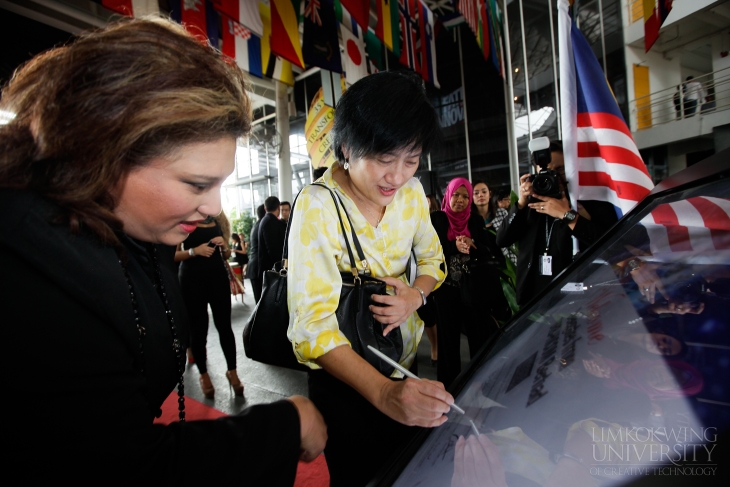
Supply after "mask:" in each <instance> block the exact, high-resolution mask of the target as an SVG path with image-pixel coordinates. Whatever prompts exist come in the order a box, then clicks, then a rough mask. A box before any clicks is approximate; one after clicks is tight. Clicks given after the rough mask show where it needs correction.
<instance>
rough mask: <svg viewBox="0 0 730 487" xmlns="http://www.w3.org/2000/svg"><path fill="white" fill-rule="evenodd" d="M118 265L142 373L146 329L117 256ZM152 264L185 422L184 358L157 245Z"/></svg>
mask: <svg viewBox="0 0 730 487" xmlns="http://www.w3.org/2000/svg"><path fill="white" fill-rule="evenodd" d="M118 261H119V265H120V266H122V270H123V271H124V277H125V278H126V279H127V286H128V287H129V297H130V299H131V300H132V310H133V311H134V324H135V326H136V327H137V332H138V333H139V354H140V357H141V363H142V365H141V370H140V372H142V373H143V374H144V372H145V370H144V364H145V360H144V358H145V356H144V337H145V336H146V335H147V330H146V329H145V327H144V324H143V323H142V322H141V321H140V319H139V308H138V306H137V298H136V295H135V293H134V286H133V285H132V279H131V278H130V277H129V271H127V266H125V265H124V263H123V262H122V259H121V258H119V259H118ZM152 265H153V267H154V271H155V275H156V277H157V284H158V286H157V287H158V291H159V294H160V298H161V299H162V302H163V303H164V305H165V316H167V322H168V323H169V324H170V332H171V333H172V349H173V351H174V352H175V359H176V360H177V369H178V373H179V374H180V379H179V382H178V386H177V410H178V417H179V418H180V422H181V423H184V422H185V381H184V373H185V360H184V355H183V349H182V344H181V343H180V340H179V339H178V337H177V327H176V326H175V318H174V317H173V316H172V309H170V302H169V301H168V300H167V291H166V290H165V283H164V281H163V280H162V270H161V269H160V263H159V261H158V259H157V247H152Z"/></svg>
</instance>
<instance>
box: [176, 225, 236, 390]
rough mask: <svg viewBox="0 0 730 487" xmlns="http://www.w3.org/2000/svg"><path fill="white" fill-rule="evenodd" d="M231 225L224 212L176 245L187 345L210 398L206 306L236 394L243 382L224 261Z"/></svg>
mask: <svg viewBox="0 0 730 487" xmlns="http://www.w3.org/2000/svg"><path fill="white" fill-rule="evenodd" d="M230 231H231V226H230V224H229V223H228V219H227V218H226V216H225V213H223V212H221V213H220V214H219V215H218V216H217V217H215V218H213V217H211V216H209V217H208V218H206V219H205V220H203V221H201V222H198V223H197V225H196V228H195V230H194V231H193V232H192V233H191V234H190V236H189V237H188V238H187V239H186V240H185V242H184V243H181V244H180V245H178V248H177V251H176V252H175V261H177V262H181V264H180V287H181V288H182V293H183V299H184V300H185V306H186V308H187V310H188V315H189V316H190V348H191V350H192V352H193V357H194V358H195V365H197V366H198V370H199V371H200V388H201V389H202V390H203V395H204V396H205V397H206V398H208V399H212V398H213V396H214V394H215V387H214V386H213V382H212V381H211V380H210V375H209V374H208V368H207V363H206V361H207V356H206V355H207V351H206V343H207V341H208V306H209V305H210V310H211V311H212V313H213V323H214V324H215V328H216V330H218V337H219V340H220V344H221V349H223V355H224V356H225V357H226V366H227V367H228V369H227V371H226V378H227V379H228V383H229V384H230V386H231V387H232V388H233V390H234V391H235V393H236V395H237V396H243V384H241V380H240V379H239V378H238V373H237V372H236V339H235V337H234V336H233V328H232V327H231V288H230V285H229V282H228V272H227V270H226V268H225V265H224V263H223V261H224V260H228V258H229V257H230V255H231V250H230V249H229V248H228V242H229V241H230Z"/></svg>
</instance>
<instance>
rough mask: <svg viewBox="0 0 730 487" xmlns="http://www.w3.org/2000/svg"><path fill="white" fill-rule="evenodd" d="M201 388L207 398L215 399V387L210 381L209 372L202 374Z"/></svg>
mask: <svg viewBox="0 0 730 487" xmlns="http://www.w3.org/2000/svg"><path fill="white" fill-rule="evenodd" d="M200 388H201V389H202V390H203V395H204V396H205V398H206V399H213V396H214V395H215V387H213V383H212V382H211V381H210V376H209V375H208V373H207V372H206V373H205V374H200Z"/></svg>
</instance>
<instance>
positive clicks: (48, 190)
mask: <svg viewBox="0 0 730 487" xmlns="http://www.w3.org/2000/svg"><path fill="white" fill-rule="evenodd" d="M245 86H246V82H245V75H244V74H243V72H242V71H241V70H240V69H239V68H238V67H236V65H235V63H229V62H228V61H226V60H224V59H223V58H222V56H221V54H220V53H219V52H217V51H216V50H214V49H212V48H210V47H209V46H208V45H204V44H202V43H200V42H199V41H198V40H197V39H195V38H194V37H192V36H191V35H189V34H187V33H186V31H185V30H184V29H183V28H182V27H180V26H178V25H176V24H174V23H172V22H170V21H166V20H163V19H156V20H125V21H121V22H120V23H118V24H115V25H111V26H109V27H107V28H106V29H104V30H101V31H97V32H94V33H90V34H85V35H82V36H81V37H80V38H79V39H77V40H76V41H75V42H74V43H72V44H70V45H67V46H64V47H60V48H57V49H54V50H52V51H49V52H46V53H44V54H41V55H40V56H38V57H37V58H35V59H33V60H32V61H30V62H29V63H28V64H27V65H25V67H23V68H21V69H20V70H19V71H18V72H16V73H15V75H14V77H13V80H12V81H11V82H10V83H9V85H8V86H7V87H6V88H5V89H4V90H3V95H2V101H1V102H0V109H2V110H5V111H8V112H11V113H14V114H15V117H14V118H13V120H11V121H10V122H9V123H8V124H6V125H0V212H2V214H3V216H4V217H5V220H4V223H3V225H2V226H0V267H1V268H2V269H3V272H2V274H1V275H0V293H1V294H2V297H3V302H4V303H12V306H5V314H4V315H3V324H5V325H7V326H5V329H6V335H5V339H6V340H7V341H6V343H8V344H10V345H11V346H9V347H7V352H8V354H9V356H6V358H7V359H8V360H9V363H11V364H13V366H12V368H11V370H9V373H8V374H7V375H6V380H5V382H4V386H5V392H6V395H7V394H8V393H9V394H12V396H13V397H17V398H21V400H22V403H21V408H22V409H21V410H19V414H17V415H16V416H15V417H13V418H11V420H9V421H6V424H5V426H4V429H3V438H4V440H5V441H6V442H7V443H8V444H9V445H11V448H10V450H9V451H8V452H7V453H6V454H5V457H6V462H7V463H8V464H9V465H13V469H14V470H15V471H16V472H18V473H20V474H21V475H22V476H23V478H24V480H25V481H26V482H29V483H33V482H34V481H35V483H38V482H39V481H41V482H44V483H48V482H49V481H53V482H57V481H59V480H73V481H74V482H78V483H91V482H94V483H99V482H105V483H131V482H134V483H144V484H151V483H152V482H158V483H164V484H172V483H175V484H179V483H181V482H185V483H191V484H192V483H201V482H205V481H213V482H214V483H222V482H229V483H233V482H238V481H240V478H241V475H242V474H244V475H245V476H246V480H247V481H248V482H249V483H250V484H251V485H277V486H278V485H282V486H283V485H292V484H293V482H294V478H295V475H296V468H297V461H298V460H299V459H300V458H303V459H305V460H312V459H314V458H315V457H316V456H317V455H318V454H319V453H320V452H321V451H322V450H323V448H324V444H325V441H326V429H325V425H324V423H323V421H322V418H321V415H320V414H319V412H318V411H317V410H316V408H315V407H314V406H313V404H312V403H311V401H309V400H308V399H306V398H303V397H293V398H289V400H283V401H279V402H277V403H274V404H270V405H260V406H253V407H250V408H248V409H247V410H246V411H245V412H244V413H242V414H241V415H238V416H230V417H226V418H223V419H221V420H218V421H194V422H189V423H188V422H184V421H183V420H184V387H185V386H186V384H184V382H183V380H182V378H183V375H182V374H183V371H184V369H185V347H186V345H187V343H186V342H187V333H188V322H187V314H186V312H185V306H184V303H183V301H182V297H181V293H180V290H179V288H178V285H177V282H176V281H177V280H176V276H175V265H174V262H173V254H174V251H175V246H176V245H177V244H179V243H180V242H182V241H183V240H185V238H186V237H187V236H188V234H190V233H191V232H193V230H195V227H196V224H197V222H198V221H202V220H204V219H205V218H206V217H207V216H208V215H215V214H217V213H219V212H220V210H221V203H220V190H221V185H222V183H223V181H224V180H225V179H226V177H227V176H228V175H229V174H230V173H231V172H232V171H233V168H234V158H235V148H236V138H237V137H240V136H242V135H245V134H247V133H248V131H249V130H250V128H251V106H250V101H249V99H248V97H247V95H246V90H245ZM176 384H177V386H178V390H179V396H180V398H179V404H180V410H181V414H180V422H176V423H172V424H170V425H168V426H162V425H155V424H153V420H154V418H155V417H157V416H159V415H160V413H161V411H160V406H161V405H162V402H163V401H164V400H165V398H167V397H168V396H169V395H170V393H171V392H172V391H173V389H174V387H175V385H176Z"/></svg>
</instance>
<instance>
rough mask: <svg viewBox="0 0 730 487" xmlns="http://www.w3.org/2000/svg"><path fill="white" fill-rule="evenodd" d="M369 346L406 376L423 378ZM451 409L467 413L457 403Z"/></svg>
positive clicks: (417, 378) (369, 346)
mask: <svg viewBox="0 0 730 487" xmlns="http://www.w3.org/2000/svg"><path fill="white" fill-rule="evenodd" d="M368 348H369V349H370V351H372V352H373V353H374V354H375V355H377V356H378V357H380V358H382V359H383V360H385V361H386V362H387V363H389V364H390V365H392V366H393V367H395V368H396V369H397V370H400V371H401V372H403V375H405V376H406V377H410V378H411V379H416V380H421V378H420V377H418V376H417V375H416V374H414V373H413V372H411V371H410V370H408V369H406V368H405V367H403V366H402V365H401V364H399V363H398V362H396V361H395V360H393V359H392V358H390V357H388V356H387V355H385V354H384V353H383V352H381V351H380V350H378V349H377V348H375V347H373V346H372V345H368ZM451 409H453V410H454V411H456V412H458V413H461V414H466V413H465V412H464V410H463V409H461V408H460V407H459V406H457V405H456V403H454V404H452V405H451Z"/></svg>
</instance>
